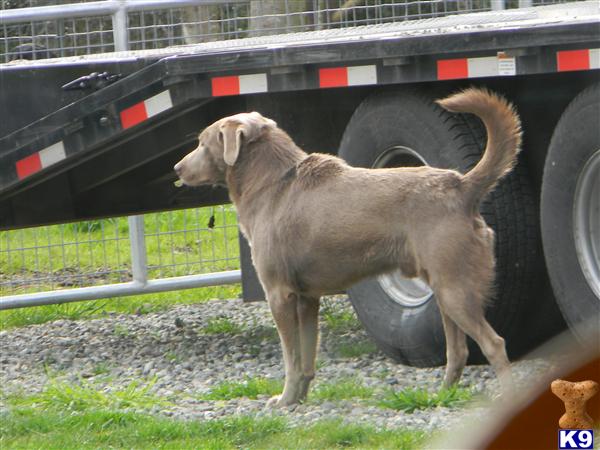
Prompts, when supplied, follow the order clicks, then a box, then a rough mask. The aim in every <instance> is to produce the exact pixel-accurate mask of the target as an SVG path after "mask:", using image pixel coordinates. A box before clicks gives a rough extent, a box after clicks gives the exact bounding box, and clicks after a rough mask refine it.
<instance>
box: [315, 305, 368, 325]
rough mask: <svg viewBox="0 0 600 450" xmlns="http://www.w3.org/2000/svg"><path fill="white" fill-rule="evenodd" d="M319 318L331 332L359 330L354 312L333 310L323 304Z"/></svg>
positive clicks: (358, 323) (330, 306)
mask: <svg viewBox="0 0 600 450" xmlns="http://www.w3.org/2000/svg"><path fill="white" fill-rule="evenodd" d="M321 317H322V318H323V320H324V321H325V324H326V325H327V327H328V328H329V329H330V330H331V331H333V332H343V331H351V330H358V329H360V328H361V324H360V322H359V321H358V318H357V317H356V314H354V311H352V310H339V309H335V308H334V307H332V305H331V304H329V303H327V302H323V307H322V308H321Z"/></svg>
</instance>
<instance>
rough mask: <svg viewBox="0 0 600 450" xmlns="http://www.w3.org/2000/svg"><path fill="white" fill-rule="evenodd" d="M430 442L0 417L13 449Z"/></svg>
mask: <svg viewBox="0 0 600 450" xmlns="http://www.w3.org/2000/svg"><path fill="white" fill-rule="evenodd" d="M426 438H427V435H426V434H425V433H423V432H420V431H407V430H398V431H396V430H394V431H389V430H388V431H377V430H375V429H374V428H372V427H370V426H362V425H344V424H342V423H341V422H340V421H324V422H320V423H318V424H316V425H313V426H309V427H298V428H292V427H290V426H289V425H288V423H287V421H286V420H285V419H284V418H281V417H264V418H253V417H247V416H241V417H231V418H226V419H218V420H211V421H198V420H194V421H178V420H173V419H166V418H161V417H156V416H151V415H147V414H139V413H131V412H116V411H86V412H82V413H74V414H73V413H64V412H60V411H54V410H50V411H40V410H39V409H34V408H23V409H17V410H13V411H11V412H9V413H5V414H3V416H2V417H0V446H1V447H2V448H10V449H33V448H36V449H37V448H40V449H41V448H43V449H57V450H58V449H65V448H68V449H73V450H75V449H90V448H114V449H131V448H139V449H142V448H152V449H173V450H175V449H177V450H180V449H215V450H216V449H235V448H248V449H282V448H293V449H315V448H319V449H333V448H361V449H366V448H377V449H416V448H423V444H424V442H425V439H426Z"/></svg>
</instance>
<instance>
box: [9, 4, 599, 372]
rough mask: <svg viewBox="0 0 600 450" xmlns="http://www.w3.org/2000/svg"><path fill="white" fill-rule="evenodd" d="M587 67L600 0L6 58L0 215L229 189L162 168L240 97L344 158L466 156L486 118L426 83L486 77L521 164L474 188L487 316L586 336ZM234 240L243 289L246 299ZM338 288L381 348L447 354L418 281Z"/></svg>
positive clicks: (590, 192)
mask: <svg viewBox="0 0 600 450" xmlns="http://www.w3.org/2000/svg"><path fill="white" fill-rule="evenodd" d="M598 69H600V3H598V2H597V1H584V2H576V3H569V4H561V5H553V6H543V7H535V8H525V9H518V10H507V11H493V12H486V13H473V14H465V15H460V16H447V17H443V18H435V19H427V20H416V21H408V22H402V23H390V24H382V25H373V26H363V27H356V28H345V29H344V28H340V29H332V30H324V31H313V32H303V33H294V34H286V35H273V36H264V37H255V38H247V39H239V40H230V41H218V42H209V43H203V44H194V45H186V46H178V47H170V48H165V49H160V50H144V51H130V52H114V53H106V54H99V55H88V56H80V57H68V58H55V59H47V60H34V61H15V62H11V63H8V64H2V65H0V89H1V92H0V95H1V97H2V101H1V102H0V117H2V120H1V121H0V136H1V137H0V229H11V228H18V227H27V226H34V225H41V224H50V223H59V222H65V221H69V220H76V219H78V220H83V219H91V218H96V217H108V216H117V215H126V214H138V213H143V212H149V211H159V210H167V209H179V208H187V207H192V206H201V205H213V204H219V203H223V202H226V201H227V192H226V191H225V190H224V189H222V188H213V187H203V188H196V189H177V188H175V187H174V186H173V181H174V180H175V179H176V177H175V174H174V173H173V172H172V167H173V164H174V163H175V162H176V161H178V160H179V159H180V158H181V157H182V156H183V155H184V154H186V153H187V152H189V151H190V150H191V149H193V148H194V147H195V145H196V144H197V139H196V137H197V134H198V132H199V131H201V130H202V129H203V128H204V127H205V126H207V125H208V124H210V123H211V122H213V121H214V120H217V119H219V118H221V117H223V116H226V115H230V114H234V113H237V112H241V111H251V110H257V111H260V112H261V113H262V114H263V115H265V116H268V117H271V118H273V119H274V120H276V121H277V122H278V124H279V126H281V127H282V128H283V129H285V130H286V131H288V133H289V134H290V135H291V136H292V137H293V138H294V140H295V141H296V142H297V143H298V144H299V145H300V146H301V147H303V148H304V149H305V150H307V151H309V152H313V151H319V152H329V153H332V154H339V155H340V156H342V157H344V158H345V159H346V160H347V161H348V162H349V163H350V164H353V165H360V166H368V167H390V166H400V165H404V166H405V165H409V166H410V165H413V166H414V165H422V164H430V165H433V166H438V167H447V168H453V169H458V170H461V171H466V170H468V169H469V168H470V167H472V166H473V165H474V164H475V163H476V162H477V160H478V159H479V156H480V154H481V150H482V148H483V147H484V144H485V132H484V131H483V129H482V126H481V123H480V122H479V121H478V120H477V119H475V118H473V117H470V116H451V115H449V114H446V113H443V112H441V110H440V109H439V108H438V107H437V106H435V104H434V103H433V100H434V99H436V98H439V97H443V96H445V95H447V94H449V93H451V92H453V91H456V90H457V89H460V88H463V87H467V86H471V85H476V86H485V87H488V88H489V89H491V90H493V91H497V92H499V93H502V94H503V95H505V96H506V97H507V98H508V99H509V100H510V101H511V102H513V103H514V104H515V105H516V107H517V109H518V111H519V113H520V115H521V118H522V122H523V129H524V144H523V152H522V153H521V160H520V162H519V166H518V168H517V170H516V171H515V172H514V174H511V175H510V176H509V177H508V178H507V179H506V180H505V181H503V182H502V183H501V185H500V186H499V187H498V189H496V191H495V192H494V193H493V194H492V195H491V198H490V199H489V200H488V201H487V202H486V203H485V204H484V205H483V207H482V213H483V215H484V216H485V218H486V220H487V221H488V223H490V224H491V226H492V227H494V229H495V231H496V234H497V244H496V251H497V255H498V281H497V284H498V290H497V291H498V294H497V298H496V299H495V301H494V303H493V305H492V306H491V307H490V309H489V311H488V316H489V318H490V321H491V322H492V324H493V325H494V327H495V328H497V330H498V331H499V333H500V334H501V335H503V336H505V337H506V339H507V342H508V349H509V352H510V353H511V354H513V355H518V354H521V353H523V352H524V351H526V350H527V349H529V348H531V346H532V345H534V344H536V343H538V342H540V341H541V340H543V339H545V338H547V337H549V336H551V335H552V334H554V333H556V332H557V331H558V330H559V329H561V327H564V323H563V322H562V317H564V318H565V319H566V321H567V322H568V323H569V325H571V326H572V327H573V329H574V331H575V333H576V334H577V335H578V336H580V337H581V338H582V339H585V336H587V333H589V332H590V330H592V329H595V327H596V325H597V322H593V321H590V320H587V321H586V320H585V319H589V318H595V319H597V317H598V316H597V314H599V311H600V243H599V241H600V239H599V238H598V236H600V231H599V226H600V219H599V218H598V216H599V215H600V214H599V213H598V205H599V204H600V201H598V200H599V198H598V195H599V194H598V192H600V156H599V155H600V153H599V152H600V150H598V149H600V138H599V136H598V135H599V128H598V124H600V121H599V119H598V117H599V116H598V110H599V109H600V106H599V103H600V99H599V97H600V95H599V92H600V90H599V89H600V88H599V87H598V81H599V74H600V72H599V71H598ZM568 105H570V106H568ZM375 130H376V131H375ZM324 213H326V212H324ZM407 213H408V214H409V213H410V212H407ZM540 230H541V233H540ZM542 241H543V247H544V248H543V250H544V253H545V258H544V253H543V252H542ZM241 250H242V251H241V255H242V281H243V288H244V297H245V298H246V299H248V300H256V299H259V298H261V297H263V296H264V294H263V293H262V291H261V289H260V285H259V283H258V282H257V280H256V275H255V274H254V271H253V268H252V265H251V262H250V254H249V249H248V247H247V244H245V243H244V242H241ZM548 279H550V281H551V284H552V288H553V292H554V294H555V296H553V295H552V289H551V288H550V284H549V282H548ZM349 296H350V298H351V300H352V302H353V304H354V306H355V309H356V311H357V313H358V315H359V318H360V319H361V321H362V322H363V324H364V325H365V326H366V328H367V330H368V331H369V332H370V333H371V335H372V336H373V337H374V339H375V340H376V341H377V343H378V344H379V346H380V348H382V349H383V351H384V352H386V353H387V354H388V355H390V356H392V357H394V358H395V359H397V360H399V361H401V362H404V363H407V364H413V365H431V364H439V363H441V362H443V359H444V354H443V349H444V345H443V331H442V324H441V319H440V317H439V313H438V311H437V306H436V302H435V301H433V295H432V293H431V290H430V289H429V288H428V286H426V285H425V284H424V283H422V282H419V281H414V280H408V279H405V278H403V277H402V276H401V275H400V274H390V275H386V276H383V277H378V278H377V279H372V280H368V281H365V282H362V283H359V284H358V285H357V286H355V287H353V288H352V289H350V290H349ZM554 297H555V298H554ZM555 300H556V301H555ZM557 304H558V306H559V307H560V311H561V312H562V315H561V314H559V312H558V311H559V309H558V308H557ZM595 319H593V320H595ZM473 350H474V352H473V353H474V356H473V358H474V359H477V358H478V353H477V350H476V349H475V348H474V347H473ZM479 357H480V355H479Z"/></svg>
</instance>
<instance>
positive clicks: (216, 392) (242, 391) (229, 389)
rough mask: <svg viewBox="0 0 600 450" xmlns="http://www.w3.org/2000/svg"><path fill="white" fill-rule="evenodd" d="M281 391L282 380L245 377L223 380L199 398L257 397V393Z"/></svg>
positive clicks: (229, 398) (270, 393) (279, 392)
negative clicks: (242, 378) (241, 379)
mask: <svg viewBox="0 0 600 450" xmlns="http://www.w3.org/2000/svg"><path fill="white" fill-rule="evenodd" d="M282 391H283V382H282V381H281V380H273V379H269V378H247V379H246V380H244V381H242V382H239V381H224V382H222V383H220V384H218V385H217V386H215V387H214V388H213V389H211V391H210V392H209V393H207V394H204V395H202V396H200V399H201V400H231V399H233V398H240V397H246V398H251V399H256V398H258V396H259V395H269V396H273V395H277V394H281V392H282Z"/></svg>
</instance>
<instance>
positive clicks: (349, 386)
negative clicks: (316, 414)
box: [308, 378, 374, 402]
mask: <svg viewBox="0 0 600 450" xmlns="http://www.w3.org/2000/svg"><path fill="white" fill-rule="evenodd" d="M373 393H374V389H372V388H369V387H366V386H365V385H363V384H362V382H361V381H360V380H358V379H356V378H341V379H337V380H333V381H330V382H326V383H321V384H319V385H317V386H316V387H314V388H313V389H312V391H311V392H310V393H309V395H308V398H309V400H310V401H317V402H320V401H326V400H329V401H337V400H349V399H357V398H359V399H368V398H371V397H372V396H373Z"/></svg>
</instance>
